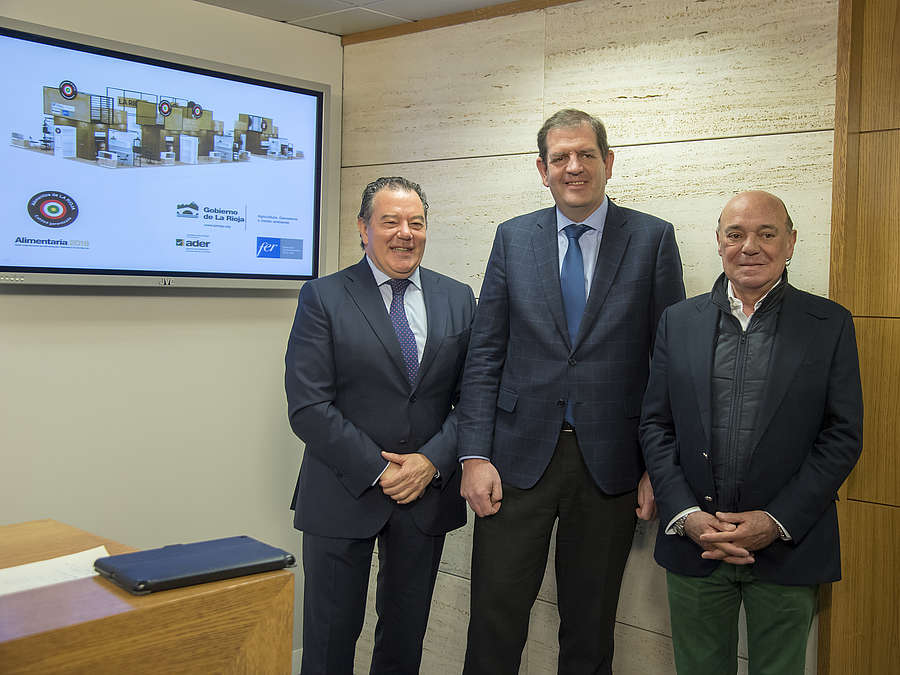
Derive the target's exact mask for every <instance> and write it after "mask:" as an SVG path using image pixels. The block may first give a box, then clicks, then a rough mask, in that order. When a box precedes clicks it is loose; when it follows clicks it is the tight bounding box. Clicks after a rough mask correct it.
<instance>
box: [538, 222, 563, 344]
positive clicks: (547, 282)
mask: <svg viewBox="0 0 900 675" xmlns="http://www.w3.org/2000/svg"><path fill="white" fill-rule="evenodd" d="M536 226H537V227H535V230H534V235H533V236H532V238H531V246H532V248H533V250H534V260H535V266H536V271H537V276H538V279H539V280H540V283H541V287H542V288H543V290H544V299H545V300H546V301H547V307H549V309H550V316H552V317H553V322H554V323H555V324H556V328H557V330H558V331H559V333H560V335H562V336H563V339H564V340H565V341H566V344H567V345H568V346H569V348H570V349H571V347H572V342H571V341H570V340H569V328H568V325H567V324H566V315H565V314H564V313H563V299H562V288H561V287H560V285H559V244H558V243H557V236H558V232H557V229H556V209H555V208H549V209H544V210H543V211H541V212H540V213H539V214H538V217H537V222H536Z"/></svg>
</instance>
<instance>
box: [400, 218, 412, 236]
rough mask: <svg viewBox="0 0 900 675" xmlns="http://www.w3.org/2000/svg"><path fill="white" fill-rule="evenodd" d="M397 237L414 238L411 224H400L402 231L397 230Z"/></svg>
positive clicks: (403, 222) (404, 222)
mask: <svg viewBox="0 0 900 675" xmlns="http://www.w3.org/2000/svg"><path fill="white" fill-rule="evenodd" d="M397 236H398V237H403V238H404V239H409V238H410V237H412V230H411V229H409V223H408V222H407V221H405V220H404V221H402V222H401V223H400V229H399V230H397Z"/></svg>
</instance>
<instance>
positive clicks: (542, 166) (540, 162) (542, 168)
mask: <svg viewBox="0 0 900 675" xmlns="http://www.w3.org/2000/svg"><path fill="white" fill-rule="evenodd" d="M537 170H538V171H539V172H540V174H541V182H542V183H543V184H544V187H550V181H548V180H547V164H546V162H544V159H543V158H542V157H538V158H537Z"/></svg>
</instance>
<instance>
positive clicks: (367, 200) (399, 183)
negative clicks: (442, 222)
mask: <svg viewBox="0 0 900 675" xmlns="http://www.w3.org/2000/svg"><path fill="white" fill-rule="evenodd" d="M381 190H405V191H407V192H415V193H416V194H417V195H419V199H421V200H422V208H424V209H425V220H426V222H427V221H428V199H427V198H426V197H425V191H424V190H423V189H422V186H421V185H419V184H418V183H413V182H412V181H411V180H407V179H406V178H401V177H400V176H382V177H381V178H377V179H376V180H373V181H372V182H371V183H369V184H368V185H366V188H365V189H364V190H363V193H362V202H361V203H360V205H359V214H357V217H358V218H360V219H361V220H363V221H364V222H365V223H366V224H368V222H369V219H370V218H371V217H372V202H374V201H375V195H376V194H378V193H379V192H380V191H381Z"/></svg>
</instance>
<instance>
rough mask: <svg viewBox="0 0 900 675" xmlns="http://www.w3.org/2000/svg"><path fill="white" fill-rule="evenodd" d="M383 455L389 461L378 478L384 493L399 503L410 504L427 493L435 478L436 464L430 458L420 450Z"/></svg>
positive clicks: (384, 453)
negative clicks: (402, 453) (403, 453)
mask: <svg viewBox="0 0 900 675" xmlns="http://www.w3.org/2000/svg"><path fill="white" fill-rule="evenodd" d="M381 456H382V457H384V459H385V460H387V461H388V462H389V464H388V466H387V468H386V469H385V470H384V473H382V474H381V478H379V479H378V485H380V486H381V490H382V492H384V494H386V495H387V496H388V497H390V498H391V499H393V500H394V501H395V502H397V503H398V504H409V503H410V502H414V501H415V500H417V499H418V498H419V497H421V496H422V495H423V494H424V493H425V488H427V487H428V484H429V483H431V480H432V479H433V478H434V464H432V463H431V460H430V459H428V458H427V457H426V456H425V455H423V454H421V453H418V452H411V453H409V454H407V455H401V454H398V453H396V452H382V453H381Z"/></svg>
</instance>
